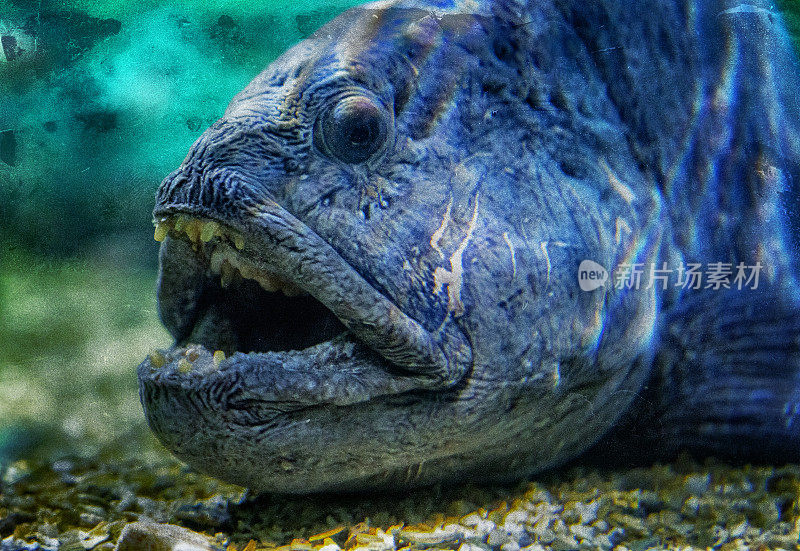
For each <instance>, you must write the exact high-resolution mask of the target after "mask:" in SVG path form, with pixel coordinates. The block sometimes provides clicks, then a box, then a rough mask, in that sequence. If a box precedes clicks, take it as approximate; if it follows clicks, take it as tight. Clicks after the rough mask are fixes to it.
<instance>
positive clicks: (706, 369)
mask: <svg viewBox="0 0 800 551" xmlns="http://www.w3.org/2000/svg"><path fill="white" fill-rule="evenodd" d="M596 451H597V454H598V457H601V458H602V457H605V458H609V459H611V458H613V459H617V460H621V461H628V462H630V461H632V460H633V461H637V460H652V459H655V458H657V457H658V458H668V457H671V456H673V457H674V456H675V455H676V454H678V453H679V452H682V451H690V452H694V453H699V454H708V455H716V456H722V457H728V458H732V459H736V460H759V459H770V460H779V461H797V460H800V301H798V299H797V298H796V297H793V296H792V293H791V292H789V291H785V290H780V291H778V290H775V289H767V288H761V289H756V290H753V289H742V290H724V289H723V290H716V291H713V290H704V291H697V292H694V293H692V294H690V295H688V296H686V297H684V298H682V299H681V301H679V303H678V305H677V306H676V307H675V308H673V309H671V310H670V311H668V312H666V313H665V316H664V322H663V325H662V339H661V348H660V350H659V352H658V354H657V355H656V360H655V364H654V370H653V375H652V378H651V380H650V382H649V383H648V385H647V387H646V388H645V389H644V390H643V391H642V393H641V394H640V395H639V396H638V397H637V400H636V403H635V404H634V406H633V407H632V409H631V411H630V412H629V413H628V414H627V415H626V416H625V418H624V419H623V421H622V422H621V423H620V426H619V427H618V428H617V429H616V430H614V431H613V432H612V433H611V434H610V435H609V436H608V437H607V438H606V439H605V440H604V441H603V442H601V443H600V444H599V445H598V449H597V450H596Z"/></svg>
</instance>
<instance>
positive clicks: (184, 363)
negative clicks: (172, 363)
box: [178, 358, 192, 374]
mask: <svg viewBox="0 0 800 551" xmlns="http://www.w3.org/2000/svg"><path fill="white" fill-rule="evenodd" d="M191 370H192V363H191V362H190V361H189V360H187V359H186V358H181V359H180V360H178V371H180V372H181V373H183V374H186V373H189V372H190V371H191Z"/></svg>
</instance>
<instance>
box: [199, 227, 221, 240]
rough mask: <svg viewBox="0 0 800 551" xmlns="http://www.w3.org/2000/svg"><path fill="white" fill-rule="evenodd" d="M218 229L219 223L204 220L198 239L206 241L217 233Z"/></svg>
mask: <svg viewBox="0 0 800 551" xmlns="http://www.w3.org/2000/svg"><path fill="white" fill-rule="evenodd" d="M218 229H219V224H217V223H216V222H206V223H205V224H203V229H202V230H200V241H202V242H203V243H208V242H209V241H211V240H212V239H214V236H215V235H216V234H217V230H218Z"/></svg>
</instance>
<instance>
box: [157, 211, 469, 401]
mask: <svg viewBox="0 0 800 551" xmlns="http://www.w3.org/2000/svg"><path fill="white" fill-rule="evenodd" d="M178 215H185V216H190V217H193V218H198V219H201V220H207V221H214V222H216V223H218V224H220V225H221V226H222V227H224V228H228V229H230V230H232V231H233V232H236V233H237V234H238V235H240V236H243V238H244V245H243V246H242V247H241V250H240V251H239V252H240V253H241V254H242V255H244V256H245V257H246V258H247V259H248V260H251V261H255V262H256V263H258V264H259V265H261V266H265V267H268V268H269V271H270V272H271V273H274V274H276V275H278V276H279V277H281V278H282V279H284V280H285V281H288V282H290V283H292V284H294V285H297V286H299V287H300V288H301V289H303V290H304V291H305V292H307V293H308V294H310V295H311V296H313V297H314V298H315V299H316V300H317V301H319V302H320V303H322V304H323V305H324V306H325V307H326V308H328V309H329V310H330V311H331V312H333V314H334V315H335V316H336V317H337V318H339V320H340V321H341V322H342V323H343V324H344V325H345V327H346V328H347V329H348V332H350V333H352V334H353V335H354V336H355V337H356V338H357V339H358V341H360V342H361V343H363V344H365V345H366V347H368V348H369V349H371V350H373V351H375V352H377V353H378V354H379V355H380V356H381V357H382V358H383V359H385V360H386V361H387V362H388V364H389V365H390V366H391V367H392V368H399V370H401V371H402V372H405V373H406V374H407V375H412V376H413V379H415V380H416V382H417V384H416V388H420V389H444V388H449V387H452V386H454V385H455V384H456V383H458V382H459V381H460V380H462V379H463V377H464V376H465V375H466V374H467V373H468V372H469V370H470V369H471V360H472V350H471V347H470V345H469V342H468V340H467V339H466V337H465V336H464V334H463V333H462V332H461V330H460V329H459V328H457V327H456V326H455V324H449V325H448V326H447V327H446V328H443V329H441V328H440V330H439V332H438V333H437V334H433V333H430V332H428V331H427V330H426V329H425V328H424V327H423V326H422V325H421V324H420V323H418V322H417V321H416V320H414V319H412V318H411V317H409V316H408V315H406V314H405V313H404V312H402V310H400V308H399V307H397V306H396V305H395V304H394V302H393V301H392V300H390V299H389V298H387V297H386V296H385V295H383V294H382V293H380V292H379V291H378V290H377V289H375V288H374V287H373V286H372V285H370V284H369V283H368V282H367V281H366V280H365V278H364V277H362V276H361V275H360V274H359V273H358V272H357V271H356V270H355V269H354V268H353V267H352V266H351V265H350V264H349V263H348V262H347V261H346V260H345V259H344V258H343V257H342V256H341V255H340V254H339V253H338V252H337V251H336V250H335V249H334V248H333V247H332V246H331V245H330V244H328V243H327V242H326V241H325V240H323V239H322V238H321V237H320V236H319V235H318V234H316V233H315V232H314V231H313V230H312V229H311V228H309V227H308V226H307V225H305V224H304V223H302V222H301V221H300V220H298V219H297V218H295V217H294V216H293V215H292V214H291V213H289V212H288V211H286V210H285V209H283V208H282V207H281V206H280V205H278V204H277V203H276V202H274V201H271V200H262V201H261V202H260V203H258V204H257V205H255V206H253V205H250V206H249V208H248V216H247V217H246V218H242V219H232V220H229V219H223V218H222V217H220V216H219V215H218V213H216V212H214V211H213V210H212V209H210V208H207V207H204V206H198V205H194V204H183V205H181V204H171V205H158V206H157V207H156V209H155V210H154V212H153V216H154V218H155V219H156V220H163V219H167V218H169V217H174V216H178ZM237 248H239V247H238V246H237Z"/></svg>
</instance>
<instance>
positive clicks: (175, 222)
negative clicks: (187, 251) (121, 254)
mask: <svg viewBox="0 0 800 551" xmlns="http://www.w3.org/2000/svg"><path fill="white" fill-rule="evenodd" d="M155 225H156V229H155V233H154V234H153V238H154V239H155V240H156V241H158V242H161V241H164V239H165V238H166V237H167V235H168V234H169V233H170V232H172V233H176V234H181V233H183V234H186V236H187V237H188V238H189V240H190V241H191V242H192V243H195V244H199V243H201V242H202V243H208V242H209V241H211V240H212V239H214V238H215V237H227V238H228V239H230V240H231V241H233V244H234V245H235V246H236V248H237V249H239V250H240V251H241V250H242V249H243V248H244V237H242V236H241V235H240V234H238V233H235V232H233V231H231V230H229V229H226V228H223V227H222V226H220V225H219V224H218V223H216V222H214V221H212V220H208V221H203V220H200V219H198V218H193V217H190V216H185V215H182V214H179V215H178V216H173V217H166V218H162V219H160V220H156V221H155Z"/></svg>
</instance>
